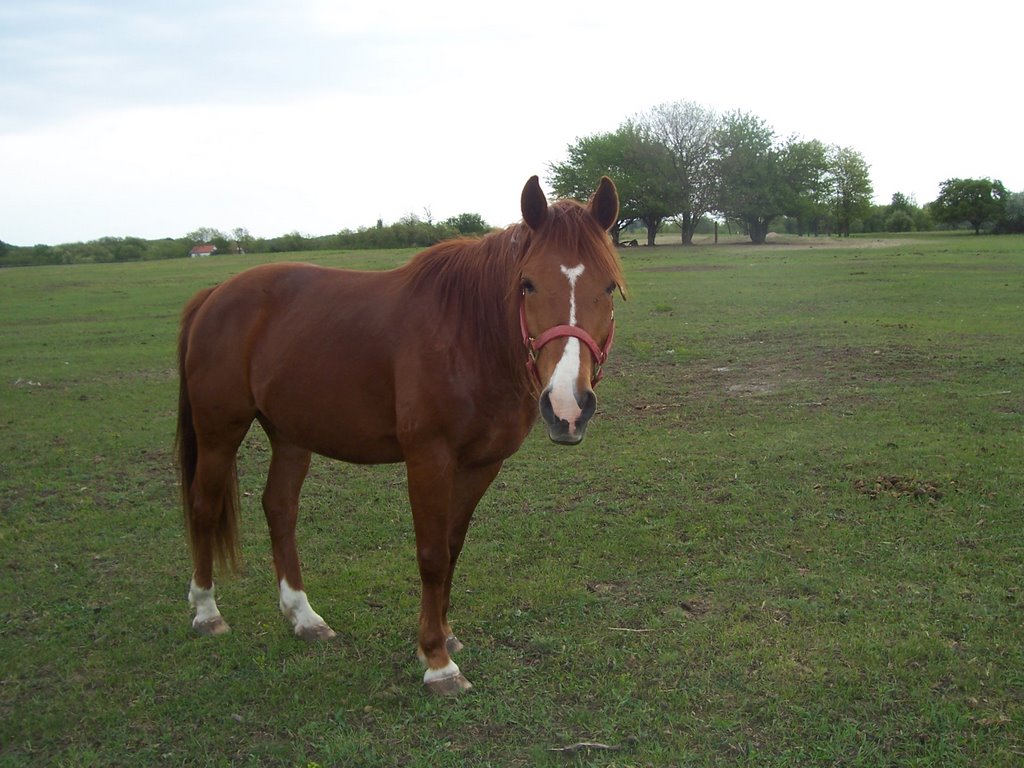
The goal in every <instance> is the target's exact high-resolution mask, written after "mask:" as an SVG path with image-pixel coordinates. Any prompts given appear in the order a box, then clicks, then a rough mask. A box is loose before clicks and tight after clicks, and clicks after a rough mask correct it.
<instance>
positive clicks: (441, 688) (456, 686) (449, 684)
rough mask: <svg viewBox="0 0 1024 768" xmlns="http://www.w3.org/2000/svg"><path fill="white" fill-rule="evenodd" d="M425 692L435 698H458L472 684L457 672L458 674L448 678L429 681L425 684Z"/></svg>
mask: <svg viewBox="0 0 1024 768" xmlns="http://www.w3.org/2000/svg"><path fill="white" fill-rule="evenodd" d="M426 686H427V690H428V691H430V692H431V693H432V694H434V695H435V696H458V695H459V694H460V693H465V692H466V691H468V690H469V689H470V688H472V687H473V684H472V683H471V682H469V680H467V679H466V678H465V676H464V675H463V674H462V673H461V672H459V673H458V674H455V675H451V676H450V677H442V678H440V679H438V680H431V681H430V682H428V683H426Z"/></svg>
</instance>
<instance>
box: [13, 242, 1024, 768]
mask: <svg viewBox="0 0 1024 768" xmlns="http://www.w3.org/2000/svg"><path fill="white" fill-rule="evenodd" d="M408 256H409V252H375V253H367V252H358V253H340V254H324V255H317V256H316V257H315V258H317V259H318V260H319V261H321V262H323V263H328V264H335V265H345V266H356V267H360V268H364V267H366V268H371V267H377V268H383V267H390V266H393V265H395V264H398V263H401V262H402V261H404V260H405V259H406V258H407V257H408ZM623 256H624V259H625V262H626V267H627V275H628V278H629V281H630V298H629V301H628V302H626V303H624V304H622V303H620V305H619V308H618V335H617V341H616V347H615V350H614V351H613V353H612V359H611V361H610V363H609V365H608V368H607V376H606V378H605V380H604V382H602V384H601V386H600V387H599V389H598V397H599V401H600V403H599V413H598V415H597V417H595V420H594V423H593V424H592V426H591V429H590V431H589V433H588V438H587V441H586V443H585V444H584V445H583V446H581V447H580V448H578V449H573V450H569V449H560V448H557V447H555V446H552V445H550V444H548V443H547V442H546V440H545V439H544V438H543V436H542V435H541V433H540V431H539V430H538V431H537V432H536V433H535V434H533V435H532V436H531V437H530V439H529V440H528V441H527V443H526V445H525V446H524V448H523V449H522V450H521V451H520V453H519V454H517V455H516V456H515V457H513V459H511V460H510V461H509V462H508V463H507V465H506V468H505V470H504V471H503V473H502V474H501V475H500V476H499V478H498V480H497V482H496V483H495V485H494V487H493V488H492V489H491V491H490V492H489V493H488V494H487V496H486V497H485V498H484V500H483V502H482V503H481V505H480V507H479V509H478V511H477V516H476V518H475V520H474V524H473V527H472V529H471V531H470V538H469V542H468V544H467V548H466V551H465V553H464V555H463V559H462V562H461V563H460V570H459V573H458V574H457V582H456V588H455V598H456V605H455V609H454V613H453V621H454V622H455V625H456V628H457V629H458V631H459V635H460V637H461V639H462V640H463V641H464V642H465V643H466V645H467V649H466V650H465V651H464V652H463V653H461V654H460V655H459V658H458V661H459V664H460V666H462V668H463V670H464V671H465V672H466V674H467V676H468V677H469V678H470V679H471V680H472V681H473V682H474V684H475V685H476V687H475V689H474V690H473V691H472V692H471V693H470V694H469V695H466V696H463V697H461V698H459V699H457V700H436V699H433V698H431V697H429V696H428V695H427V694H426V693H425V692H424V691H423V690H422V686H421V685H420V683H419V681H420V677H421V670H420V668H419V664H418V662H417V661H416V659H415V656H414V654H413V649H414V645H415V631H416V611H417V609H418V603H419V597H418V596H419V585H418V579H417V576H416V569H415V561H414V548H413V538H412V532H411V528H412V526H411V522H410V520H409V514H408V510H407V502H406V497H405V490H404V472H403V470H402V467H401V466H385V467H353V466H348V465H342V464H336V463H332V462H328V461H325V460H324V461H317V462H315V463H314V466H313V470H312V472H311V475H310V478H309V480H308V481H307V484H306V487H305V491H304V500H303V512H302V517H301V519H300V526H299V535H300V551H301V553H302V556H303V560H304V563H305V574H306V577H307V586H308V589H309V591H310V596H311V599H312V601H313V604H314V606H315V607H316V608H317V609H318V610H319V611H320V613H322V614H323V615H324V616H325V618H326V619H327V620H328V621H329V622H330V623H331V624H332V625H333V626H334V628H335V629H336V630H337V631H338V635H339V637H338V639H337V640H336V641H335V642H332V643H330V644H324V645H317V646H307V645H305V644H303V643H301V642H300V641H297V640H295V639H294V638H293V637H292V636H291V632H290V629H289V627H288V626H287V625H286V623H285V622H284V620H283V619H282V618H281V617H280V616H279V614H278V613H277V609H276V595H275V591H274V580H273V577H272V574H271V566H270V555H269V546H268V539H267V533H266V526H265V524H264V523H263V520H262V513H261V512H260V511H259V508H258V507H259V505H258V503H257V498H258V495H259V492H260V488H261V484H262V480H263V472H264V471H265V469H266V464H267V460H268V458H269V457H268V450H267V448H266V445H265V443H264V441H263V440H262V439H261V435H259V434H258V430H255V431H254V432H253V434H251V435H250V437H249V438H248V439H247V441H246V445H245V446H244V449H243V452H242V456H241V474H242V490H243V492H244V493H246V494H247V497H246V499H245V504H244V506H245V509H244V511H243V553H244V557H245V568H244V571H243V573H242V574H241V575H239V576H238V577H234V578H221V579H220V581H219V586H220V593H219V594H220V598H221V599H220V603H221V608H222V610H223V611H224V614H225V616H226V618H227V620H228V621H229V622H230V623H231V625H232V627H233V630H234V631H233V632H232V633H231V634H230V635H228V636H226V637H223V638H216V639H209V638H198V637H194V636H193V635H192V633H191V630H190V627H189V621H190V613H189V610H188V606H187V603H186V601H185V593H186V587H187V581H188V577H189V559H188V554H187V549H186V544H185V538H184V535H183V527H182V524H181V520H180V512H179V509H178V496H177V489H176V487H175V485H174V468H173V461H172V456H171V451H170V449H171V444H172V441H173V432H174V417H175V407H176V387H177V382H176V375H175V371H174V342H175V335H176V331H177V315H178V312H179V310H180V307H181V305H182V304H183V303H184V302H185V300H186V299H187V298H188V296H190V295H191V293H192V292H193V291H194V290H196V289H198V288H199V287H201V286H204V285H208V284H211V283H213V282H216V281H218V280H220V279H223V277H225V276H227V275H228V274H231V273H233V272H237V271H239V270H241V269H243V268H244V267H245V266H247V265H249V264H251V263H253V257H226V258H218V259H209V260H203V261H201V262H198V261H173V262H155V263H147V264H133V265H123V266H117V265H97V266H78V267H70V268H68V267H64V268H60V267H46V268H25V269H17V270H2V271H0V765H12V766H13V765H23V764H40V765H42V764H46V765H51V764H56V765H72V766H77V765H121V764H125V763H129V762H130V763H134V764H141V765H148V764H166V765H196V764H206V765H227V764H242V765H308V764H314V763H315V764H319V765H323V766H328V765H369V766H374V765H380V766H394V765H409V766H416V765H428V764H429V765H440V766H445V765H451V766H461V765H536V764H541V765H600V766H626V765H630V766H631V765H680V766H707V765H722V766H733V765H751V766H780V767H781V766H801V765H805V766H819V765H843V766H882V765H894V766H895V765H899V766H943V767H946V766H1012V765H1019V764H1020V763H1021V761H1022V760H1024V738H1022V736H1021V735H1020V734H1021V733H1024V629H1022V618H1021V617H1022V608H1024V594H1022V586H1021V585H1022V584H1024V528H1022V527H1021V512H1022V500H1024V440H1022V427H1024V394H1022V392H1024V390H1022V386H1021V382H1022V381H1024V344H1022V335H1021V317H1024V239H1021V238H1017V237H1012V238H1011V237H981V238H975V237H964V236H959V235H927V236H925V235H920V236H916V237H903V238H890V239H887V240H884V241H880V240H875V239H868V238H864V239H859V238H854V239H851V240H849V241H842V242H839V241H836V240H825V239H824V238H823V239H821V240H815V239H805V240H802V241H796V240H794V241H790V242H788V243H786V242H781V243H776V244H772V245H769V246H766V247H760V248H757V247H752V246H747V245H742V244H728V245H726V244H723V245H719V246H716V247H712V246H700V247H697V248H693V249H682V248H677V247H659V248H657V249H653V250H652V249H644V248H640V249H629V250H624V251H623ZM583 741H589V742H601V743H604V744H607V745H611V746H615V747H618V748H619V749H616V750H614V751H612V750H608V751H605V750H594V751H590V752H587V751H578V752H573V753H568V754H563V753H555V752H551V751H550V750H551V749H553V748H559V747H565V746H569V745H572V744H575V743H577V742H583Z"/></svg>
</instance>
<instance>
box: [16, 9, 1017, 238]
mask: <svg viewBox="0 0 1024 768" xmlns="http://www.w3.org/2000/svg"><path fill="white" fill-rule="evenodd" d="M1022 8H1024V6H1021V4H1020V3H1018V2H1009V1H1005V0H1004V1H1002V2H1000V1H997V0H975V1H974V2H972V3H971V4H970V5H969V6H964V5H961V4H956V5H954V4H952V3H948V2H945V1H944V0H936V1H935V2H930V3H923V2H922V3H916V2H915V3H912V2H900V1H899V0H896V1H895V2H894V1H893V0H887V1H885V2H880V1H878V0H861V2H859V3H856V4H851V3H842V4H834V5H833V4H828V3H821V2H820V1H819V2H804V1H802V0H801V1H799V2H798V1H795V0H774V1H773V0H762V1H761V2H750V0H717V1H716V2H708V3H703V4H702V3H690V2H687V3H682V2H671V1H666V0H653V1H652V0H629V1H628V2H622V0H617V1H616V2H606V1H605V0H591V1H590V2H587V3H576V2H572V3H571V2H557V0H516V1H515V2H507V3H487V2H481V0H433V2H429V3H428V2H423V0H417V1H416V2H407V1H406V0H399V1H392V2H389V1H388V0H377V1H376V2H366V1H365V0H361V1H360V2H351V1H350V0H176V1H175V2H166V0H63V1H53V0H31V2H27V1H26V0H0V179H2V182H0V240H2V241H4V242H6V243H10V244H13V245H21V246H26V245H34V244H37V243H46V244H50V245H54V244H58V243H66V242H78V241H89V240H95V239H97V238H100V237H105V236H113V237H125V236H134V237H143V238H146V239H157V238H163V237H175V238H176V237H182V236H184V235H185V234H186V233H188V232H191V231H194V230H196V229H198V228H200V227H212V228H215V229H219V230H222V231H225V232H229V231H231V230H233V229H235V228H245V229H246V230H248V231H249V233H250V234H252V235H253V236H256V237H274V236H277V235H282V234H285V233H290V232H300V233H302V234H305V235H314V236H315V235H325V234H331V233H334V232H338V231H340V230H342V229H358V228H359V227H364V226H373V225H374V224H375V223H376V221H377V220H378V218H380V219H383V221H384V222H385V223H392V222H395V221H397V220H399V219H401V218H402V217H404V216H407V215H409V214H413V215H416V216H418V217H420V218H421V219H422V218H432V219H433V220H443V219H446V218H448V217H450V216H456V215H458V214H460V213H466V212H471V213H479V214H480V215H481V216H483V218H484V219H485V220H486V221H487V222H488V223H490V224H492V225H496V226H505V225H507V224H511V223H513V222H515V221H517V220H518V219H519V218H520V213H519V194H520V191H521V190H522V187H523V184H524V183H525V181H526V180H527V179H528V178H529V177H530V176H531V175H534V174H537V175H539V176H540V177H541V180H542V182H543V186H544V188H545V190H547V191H549V193H550V187H549V185H548V184H547V183H546V177H547V176H548V175H549V174H550V171H549V168H550V166H551V164H553V163H557V162H560V161H562V160H564V159H565V157H566V148H567V147H568V146H569V145H571V144H574V143H575V142H576V140H577V139H579V138H581V137H584V136H590V135H593V134H596V133H601V132H605V131H613V130H615V129H616V128H617V127H618V126H619V125H620V124H621V123H622V122H624V121H625V120H626V119H628V118H630V117H632V116H634V115H636V114H638V113H642V112H645V111H647V110H649V109H651V108H652V107H654V106H656V105H658V104H661V103H665V102H672V101H692V102H696V103H698V104H700V105H702V106H704V107H706V108H708V109H712V110H715V111H718V112H722V113H724V112H729V111H733V110H741V111H744V112H749V113H752V114H754V115H757V116H758V117H760V118H762V119H763V120H765V121H766V122H767V123H768V124H769V125H770V126H771V127H772V128H774V129H775V131H776V133H777V134H778V135H779V137H780V138H785V137H789V136H797V137H800V138H803V139H818V140H820V141H822V142H824V143H826V144H838V145H840V146H844V147H849V148H852V149H854V150H856V151H858V152H859V153H860V154H861V155H862V156H863V157H864V159H865V161H866V162H867V163H868V165H869V166H870V170H871V178H872V182H873V186H874V191H875V199H876V201H877V202H880V203H887V202H889V200H890V199H891V197H892V194H893V193H894V192H902V193H903V194H906V195H908V196H912V197H913V198H915V199H916V201H917V202H918V203H919V204H924V203H927V202H929V201H931V200H933V199H935V198H936V197H937V195H938V192H939V184H940V183H941V182H942V181H943V180H945V179H948V178H952V177H961V178H969V177H970V178H973V177H983V176H987V177H990V178H998V179H1000V180H1002V182H1003V183H1004V184H1005V185H1006V187H1007V188H1008V189H1010V190H1012V191H1022V190H1024V150H1022V143H1021V139H1020V135H1021V131H1022V125H1024V120H1022V117H1024V99H1022V98H1021V97H1020V95H1019V94H1018V93H1016V90H1018V89H1019V88H1020V83H1021V72H1022V64H1021V58H1020V49H1019V30H1020V29H1021V22H1022V21H1024V10H1022ZM595 182H596V180H595Z"/></svg>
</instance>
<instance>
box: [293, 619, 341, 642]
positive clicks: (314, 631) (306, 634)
mask: <svg viewBox="0 0 1024 768" xmlns="http://www.w3.org/2000/svg"><path fill="white" fill-rule="evenodd" d="M295 634H296V635H298V636H299V637H301V638H302V639H303V640H305V641H306V642H307V643H316V642H319V641H321V640H332V639H334V637H335V636H336V633H335V631H334V630H333V629H331V628H330V627H329V626H327V625H326V624H317V625H316V626H313V627H296V628H295Z"/></svg>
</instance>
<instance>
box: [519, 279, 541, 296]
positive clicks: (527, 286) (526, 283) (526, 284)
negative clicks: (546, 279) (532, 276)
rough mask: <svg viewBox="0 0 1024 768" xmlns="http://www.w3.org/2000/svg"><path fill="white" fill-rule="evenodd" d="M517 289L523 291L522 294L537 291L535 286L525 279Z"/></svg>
mask: <svg viewBox="0 0 1024 768" xmlns="http://www.w3.org/2000/svg"><path fill="white" fill-rule="evenodd" d="M519 287H520V288H522V289H523V293H533V292H534V291H536V290H537V288H536V286H535V285H534V284H533V281H532V280H529V279H527V278H525V277H524V278H523V279H522V280H521V281H520V283H519Z"/></svg>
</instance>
